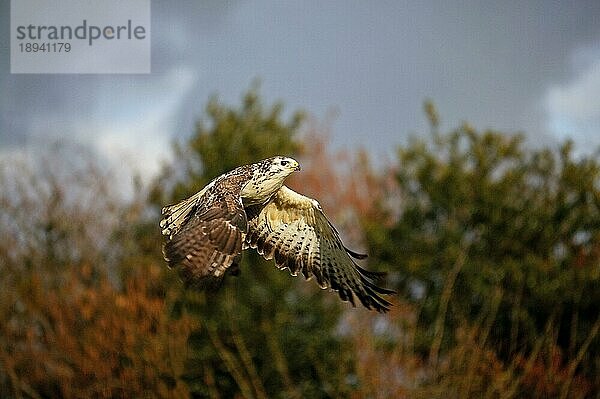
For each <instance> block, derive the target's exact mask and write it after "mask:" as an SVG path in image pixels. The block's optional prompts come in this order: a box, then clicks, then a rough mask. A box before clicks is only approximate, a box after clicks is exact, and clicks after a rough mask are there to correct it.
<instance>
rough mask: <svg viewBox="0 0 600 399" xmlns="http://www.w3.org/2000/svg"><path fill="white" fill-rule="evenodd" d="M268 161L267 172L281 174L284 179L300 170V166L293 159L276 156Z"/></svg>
mask: <svg viewBox="0 0 600 399" xmlns="http://www.w3.org/2000/svg"><path fill="white" fill-rule="evenodd" d="M268 161H270V166H269V171H270V172H273V173H276V174H283V175H285V176H286V177H287V176H289V175H290V174H292V173H294V172H295V171H297V170H300V164H299V163H298V161H296V160H295V159H294V158H289V157H283V156H276V157H273V158H269V159H268Z"/></svg>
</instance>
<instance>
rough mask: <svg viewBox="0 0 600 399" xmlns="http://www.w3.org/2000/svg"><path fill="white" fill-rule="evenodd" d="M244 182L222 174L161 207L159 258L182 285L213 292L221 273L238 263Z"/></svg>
mask: <svg viewBox="0 0 600 399" xmlns="http://www.w3.org/2000/svg"><path fill="white" fill-rule="evenodd" d="M247 178H248V177H247V176H246V177H244V176H238V175H233V176H230V177H228V176H226V175H224V176H222V177H220V178H219V179H217V180H215V181H214V182H213V183H211V184H210V185H209V186H207V188H206V189H204V190H202V191H201V192H200V193H198V194H196V195H194V196H193V197H190V198H188V199H187V200H184V201H182V202H180V203H178V204H175V205H171V206H168V207H165V208H163V219H162V221H161V223H160V226H161V228H162V234H163V235H165V236H167V240H166V242H165V244H164V246H163V255H164V258H165V260H166V261H167V263H168V265H169V267H171V268H176V269H178V271H179V273H180V275H181V277H182V279H183V281H184V283H185V284H186V285H187V286H192V287H195V288H199V289H203V288H218V286H219V285H220V283H221V281H222V279H223V277H224V275H225V271H226V270H227V269H228V268H229V267H231V266H232V265H234V264H236V263H238V262H239V259H240V256H241V252H242V243H243V240H244V234H245V233H246V231H247V228H248V225H247V217H246V212H245V211H244V207H243V205H242V200H241V198H240V190H241V188H242V187H243V185H244V183H245V182H246V181H247Z"/></svg>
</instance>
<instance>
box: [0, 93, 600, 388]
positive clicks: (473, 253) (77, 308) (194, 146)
mask: <svg viewBox="0 0 600 399" xmlns="http://www.w3.org/2000/svg"><path fill="white" fill-rule="evenodd" d="M426 112H427V114H428V116H429V119H430V122H431V126H432V132H431V133H430V135H429V136H424V137H429V138H427V139H421V140H417V139H415V140H413V141H412V142H410V143H409V144H407V145H405V146H403V147H400V148H399V151H398V156H397V160H396V163H395V164H390V165H383V166H381V165H380V166H378V167H377V168H375V167H373V166H372V164H371V162H370V161H369V157H368V156H367V154H365V153H364V152H361V151H356V152H351V153H334V152H332V151H331V150H330V149H329V148H328V145H327V132H328V125H327V124H326V123H319V122H315V121H311V120H307V119H306V117H305V115H304V114H303V113H301V112H297V113H294V114H292V115H291V116H289V117H287V118H286V117H285V116H284V115H285V114H284V113H283V107H282V105H281V104H274V105H272V106H266V105H265V104H263V103H262V101H261V100H260V98H259V96H258V93H257V91H256V90H255V89H253V90H250V91H249V92H248V93H246V94H245V96H244V97H243V99H242V104H241V105H240V106H239V107H230V106H226V105H223V104H221V103H220V102H219V101H218V99H217V98H212V99H211V100H210V101H209V103H208V105H207V108H206V112H205V114H204V116H203V118H202V120H201V121H199V123H198V126H197V129H196V131H195V132H194V134H192V135H191V136H190V138H189V139H188V140H187V141H184V142H180V143H178V144H177V145H176V146H175V148H174V151H175V153H176V155H177V157H176V158H177V161H176V162H175V163H173V164H171V165H166V166H165V169H164V171H163V173H162V174H161V175H160V176H159V177H158V178H157V179H156V181H155V182H153V183H152V184H149V185H148V186H147V187H145V186H141V185H137V186H135V190H134V191H135V193H136V194H135V195H134V197H133V198H130V199H123V198H122V197H120V196H119V195H118V188H117V187H115V184H114V182H115V179H114V171H113V172H111V171H110V170H107V169H106V168H103V167H101V163H100V162H99V161H98V160H94V157H93V156H92V155H91V154H88V153H87V152H85V150H81V149H77V150H76V151H73V149H69V151H65V152H61V149H60V147H57V149H54V150H53V151H50V152H49V153H48V154H46V156H45V158H44V159H42V160H41V161H32V160H29V161H27V160H15V159H12V160H4V161H2V163H1V164H0V186H1V187H2V190H0V233H1V237H2V240H0V276H2V278H1V279H0V396H1V397H14V398H23V397H31V398H46V397H65V398H82V397H111V398H112V397H177V398H179V397H210V398H220V397H222V398H228V397H239V398H241V397H244V398H271V397H281V398H294V397H295V398H305V397H311V398H313V397H314V398H318V397H323V398H325V397H331V398H339V397H346V398H364V397H370V398H392V397H394V398H435V397H445V398H447V397H450V398H532V397H533V398H549V397H559V398H594V397H598V395H600V379H599V377H598V376H599V375H600V362H599V360H598V359H600V337H599V335H600V331H599V330H600V318H599V314H600V307H599V304H600V290H599V289H598V287H600V263H599V261H600V259H599V257H600V245H599V242H600V241H599V239H600V189H599V187H600V185H599V182H600V163H599V162H598V160H597V159H596V158H595V157H592V156H590V157H587V156H576V155H574V154H573V150H572V146H571V144H569V143H565V144H564V145H562V146H560V147H558V148H541V149H530V148H527V147H526V146H525V145H524V144H523V140H522V138H521V137H519V136H511V135H506V134H502V133H500V132H495V131H484V132H479V131H477V130H475V129H474V128H472V127H470V126H468V125H464V126H461V127H459V128H458V129H456V130H454V131H452V132H450V133H448V134H440V133H439V132H438V122H439V120H438V117H437V114H436V113H435V109H434V107H433V106H432V105H431V104H428V105H427V107H426ZM66 154H69V155H68V156H67V155H66ZM275 154H285V155H291V156H295V157H297V158H298V159H299V160H300V162H301V164H302V167H303V168H302V172H301V173H299V174H296V175H295V176H294V177H293V178H292V179H290V181H289V185H290V186H291V187H292V188H294V189H296V190H297V191H300V192H302V193H304V194H306V195H310V196H312V197H315V198H318V200H319V201H320V203H321V205H322V207H323V209H324V210H325V212H326V213H327V214H328V215H329V217H330V218H331V219H332V220H333V221H334V223H335V224H336V226H337V227H338V228H339V230H340V232H341V234H342V237H343V238H344V240H345V242H346V243H347V244H348V246H349V247H351V248H353V249H355V250H357V251H365V252H368V253H369V255H370V257H369V259H368V261H367V262H366V263H365V264H364V266H365V267H368V268H370V269H374V270H380V271H386V272H388V278H387V280H386V282H385V284H386V285H387V286H389V287H391V288H394V289H396V290H397V291H398V295H395V296H393V297H392V298H391V301H392V302H393V303H394V306H393V307H392V309H391V311H390V312H389V313H387V314H376V313H373V312H369V311H367V310H365V309H362V308H352V307H351V306H350V305H349V304H347V303H340V301H339V300H338V298H337V296H336V295H333V294H331V293H328V292H326V291H322V290H320V289H319V288H318V287H317V286H316V284H314V282H312V281H311V282H305V281H303V280H302V279H301V278H292V277H290V276H289V275H287V272H286V271H278V270H277V269H276V268H275V267H273V265H272V264H271V263H270V262H265V261H263V260H261V259H259V257H258V256H254V255H251V254H246V255H245V258H244V261H243V264H242V273H241V275H240V276H239V277H229V278H228V279H227V280H226V282H225V284H224V286H223V287H222V289H221V290H220V291H218V292H216V293H198V292H193V291H189V290H186V289H184V288H183V286H182V284H181V282H180V281H179V279H178V277H177V276H176V275H175V273H174V272H173V271H170V270H168V269H167V267H166V265H165V263H164V261H163V260H162V256H161V252H160V246H161V237H160V232H159V230H158V219H159V209H160V207H161V206H163V205H165V204H166V203H170V202H174V201H177V200H179V199H181V198H183V197H184V196H186V195H189V194H192V193H193V192H195V191H196V190H198V189H199V188H200V187H202V186H203V185H204V184H206V183H207V182H208V181H209V180H210V179H211V178H213V177H214V176H216V175H218V174H220V173H222V172H224V171H226V170H228V169H231V168H232V167H234V166H236V165H239V164H242V163H248V162H252V161H255V160H257V159H261V158H265V157H268V156H271V155H275Z"/></svg>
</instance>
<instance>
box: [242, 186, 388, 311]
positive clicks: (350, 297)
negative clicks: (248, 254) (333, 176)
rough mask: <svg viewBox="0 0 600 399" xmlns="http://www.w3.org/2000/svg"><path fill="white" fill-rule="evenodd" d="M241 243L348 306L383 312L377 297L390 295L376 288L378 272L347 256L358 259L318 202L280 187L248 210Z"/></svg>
mask: <svg viewBox="0 0 600 399" xmlns="http://www.w3.org/2000/svg"><path fill="white" fill-rule="evenodd" d="M246 211H247V214H248V234H247V235H246V242H247V243H248V244H249V245H250V247H252V248H255V249H256V250H257V251H258V253H259V254H261V255H262V256H263V257H264V258H265V259H272V258H275V263H276V265H277V267H279V268H280V269H284V268H287V269H289V270H290V273H291V274H292V275H293V276H296V275H297V274H298V272H302V274H303V275H304V277H305V278H306V279H310V278H311V277H313V276H314V277H315V279H316V280H317V283H318V284H319V286H320V287H321V288H331V289H333V290H335V291H337V292H338V294H339V296H340V298H341V299H342V300H344V301H350V302H351V303H352V305H354V296H356V297H358V299H359V300H360V302H361V303H362V304H363V305H364V306H365V307H366V308H368V309H375V310H377V311H379V312H385V311H387V310H389V306H390V303H389V302H388V301H386V300H385V299H384V298H382V297H381V296H379V294H392V293H393V291H390V290H387V289H384V288H381V287H378V286H377V285H376V284H375V280H376V279H377V278H378V277H380V276H381V273H374V272H370V271H367V270H365V269H363V268H361V267H360V266H358V265H357V264H356V263H355V262H354V260H353V259H352V258H356V259H362V258H364V257H366V255H360V254H357V253H355V252H352V251H350V250H349V249H347V248H346V247H345V246H344V244H343V243H342V241H341V239H340V236H339V234H338V232H337V231H336V230H335V228H334V227H333V225H331V223H330V222H329V220H327V218H326V217H325V215H324V214H323V211H322V210H321V207H320V206H319V204H318V202H317V201H315V200H313V199H310V198H308V197H305V196H303V195H300V194H298V193H296V192H295V191H293V190H291V189H289V188H287V187H285V186H283V187H282V188H281V189H280V190H279V191H278V192H277V193H276V194H275V195H274V196H273V198H272V199H271V201H270V202H269V203H268V204H267V205H265V206H264V207H262V208H261V207H250V208H248V209H247V210H246Z"/></svg>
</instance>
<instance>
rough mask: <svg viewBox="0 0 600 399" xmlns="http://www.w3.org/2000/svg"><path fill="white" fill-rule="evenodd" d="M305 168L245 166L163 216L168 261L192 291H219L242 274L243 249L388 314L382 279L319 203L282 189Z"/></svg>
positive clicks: (290, 163)
mask: <svg viewBox="0 0 600 399" xmlns="http://www.w3.org/2000/svg"><path fill="white" fill-rule="evenodd" d="M297 170H300V165H299V164H298V162H297V161H295V160H294V159H292V158H287V157H282V156H276V157H272V158H268V159H265V160H262V161H260V162H257V163H254V164H251V165H244V166H240V167H238V168H236V169H234V170H232V171H230V172H228V173H225V174H223V175H221V176H219V177H217V178H215V179H214V180H213V181H211V182H210V183H209V184H208V185H207V186H206V187H204V188H203V189H202V190H200V192H198V193H196V194H194V195H193V196H191V197H190V198H188V199H186V200H183V201H181V202H179V203H177V204H174V205H170V206H166V207H164V208H163V209H162V215H163V219H162V220H161V222H160V227H161V231H162V234H163V235H165V236H166V242H165V244H164V247H163V254H164V257H165V260H166V261H167V263H168V265H169V267H172V268H173V267H174V268H177V269H178V270H179V271H180V273H181V275H182V278H183V280H184V283H185V284H186V285H188V286H192V287H196V288H207V287H218V286H219V284H220V282H221V280H222V279H223V277H224V275H225V272H226V271H227V270H228V269H229V273H232V274H235V273H236V272H238V271H239V268H238V267H239V262H240V259H241V254H242V251H243V250H244V249H247V248H253V249H255V250H256V251H257V252H258V253H259V254H260V255H262V256H263V257H264V258H265V259H267V260H270V259H275V264H276V265H277V267H278V268H280V269H286V268H287V269H289V271H290V273H291V274H292V275H293V276H296V275H298V273H299V272H301V273H302V275H304V277H305V278H306V279H310V278H312V277H314V278H315V279H316V281H317V283H318V284H319V286H320V287H321V288H330V289H333V290H335V291H337V292H338V294H339V296H340V298H341V299H342V300H344V301H350V302H351V303H352V305H354V298H355V297H357V298H358V299H359V300H360V302H361V303H362V304H363V305H364V306H365V307H366V308H368V309H375V310H377V311H379V312H385V311H387V310H389V306H390V303H389V302H388V301H387V300H385V299H384V298H382V297H381V296H380V295H379V294H392V293H393V291H390V290H387V289H385V288H381V287H378V286H377V285H376V284H375V281H376V280H377V279H378V278H379V277H381V276H382V274H383V273H377V272H371V271H368V270H365V269H363V268H362V267H360V266H359V265H357V264H356V263H355V262H354V260H353V258H354V259H363V258H365V257H366V255H362V254H358V253H356V252H353V251H351V250H350V249H348V248H346V247H345V246H344V244H343V243H342V241H341V239H340V235H339V233H338V232H337V230H336V229H335V227H334V226H333V225H332V224H331V222H329V220H328V219H327V217H325V214H324V213H323V210H322V209H321V206H320V205H319V203H318V202H317V201H316V200H314V199H311V198H308V197H305V196H303V195H301V194H298V193H296V192H295V191H293V190H291V189H289V188H288V187H286V186H284V185H283V182H284V180H285V179H286V178H287V177H288V176H289V175H291V174H292V173H293V172H295V171H297Z"/></svg>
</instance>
